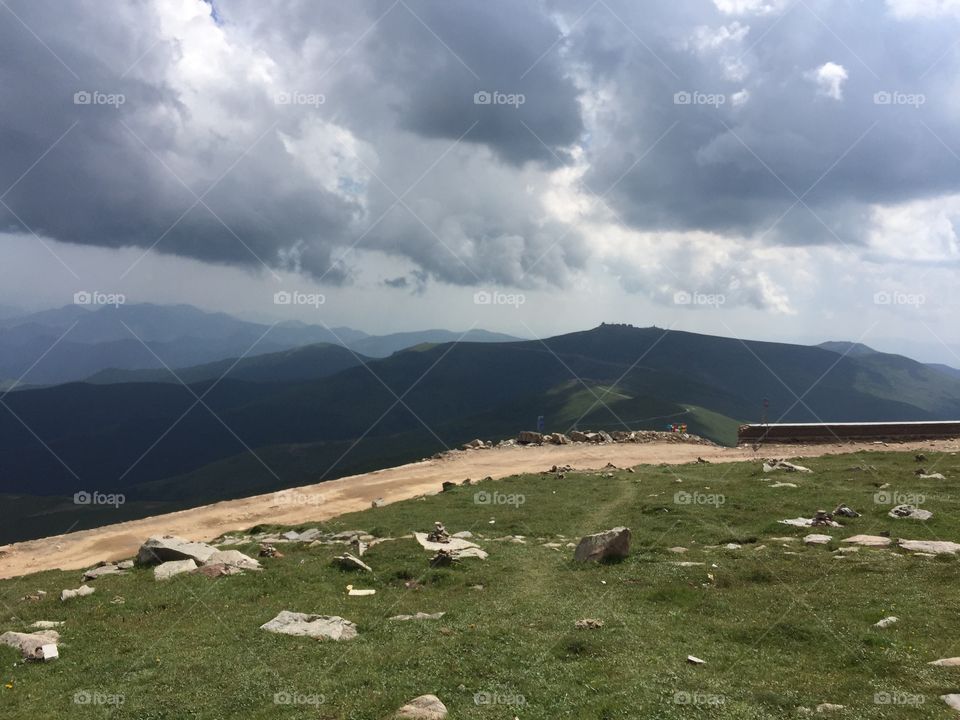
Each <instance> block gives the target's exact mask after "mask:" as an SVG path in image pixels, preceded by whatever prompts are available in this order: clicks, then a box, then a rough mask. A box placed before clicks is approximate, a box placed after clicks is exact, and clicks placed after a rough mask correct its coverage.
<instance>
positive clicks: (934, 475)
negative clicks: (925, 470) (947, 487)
mask: <svg viewBox="0 0 960 720" xmlns="http://www.w3.org/2000/svg"><path fill="white" fill-rule="evenodd" d="M920 479H921V480H946V478H945V477H944V476H943V473H930V474H929V475H921V476H920Z"/></svg>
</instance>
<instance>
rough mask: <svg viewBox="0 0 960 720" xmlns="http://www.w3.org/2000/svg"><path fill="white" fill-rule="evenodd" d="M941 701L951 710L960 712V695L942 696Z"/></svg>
mask: <svg viewBox="0 0 960 720" xmlns="http://www.w3.org/2000/svg"><path fill="white" fill-rule="evenodd" d="M940 699H941V700H943V701H944V702H945V703H946V704H947V707H949V708H950V709H952V710H960V695H958V694H956V693H953V694H951V695H941V696H940Z"/></svg>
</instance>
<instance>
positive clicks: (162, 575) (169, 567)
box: [153, 559, 197, 580]
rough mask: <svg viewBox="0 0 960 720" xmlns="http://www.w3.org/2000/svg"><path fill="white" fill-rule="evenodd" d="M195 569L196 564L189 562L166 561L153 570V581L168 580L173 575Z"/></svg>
mask: <svg viewBox="0 0 960 720" xmlns="http://www.w3.org/2000/svg"><path fill="white" fill-rule="evenodd" d="M196 569H197V563H196V562H194V561H193V560H192V559H191V560H168V561H167V562H165V563H161V564H160V565H157V566H156V567H155V568H154V569H153V577H154V579H155V580H169V579H170V578H172V577H173V576H174V575H179V574H181V573H185V572H190V571H191V570H196Z"/></svg>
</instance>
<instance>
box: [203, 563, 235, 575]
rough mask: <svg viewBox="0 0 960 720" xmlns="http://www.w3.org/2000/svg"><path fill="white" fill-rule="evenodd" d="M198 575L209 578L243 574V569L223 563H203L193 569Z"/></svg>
mask: <svg viewBox="0 0 960 720" xmlns="http://www.w3.org/2000/svg"><path fill="white" fill-rule="evenodd" d="M193 572H194V574H196V575H203V576H204V577H208V578H218V577H227V576H229V575H243V570H241V569H240V568H238V567H234V566H233V565H224V564H223V563H213V564H210V563H207V564H206V565H201V566H200V567H198V568H197V569H196V570H194V571H193Z"/></svg>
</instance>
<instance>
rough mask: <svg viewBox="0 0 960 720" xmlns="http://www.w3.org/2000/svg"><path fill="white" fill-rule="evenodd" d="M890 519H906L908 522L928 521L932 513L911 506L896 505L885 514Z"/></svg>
mask: <svg viewBox="0 0 960 720" xmlns="http://www.w3.org/2000/svg"><path fill="white" fill-rule="evenodd" d="M887 515H889V516H890V517H892V518H894V519H897V520H901V519H903V518H907V519H910V520H929V519H930V518H932V517H933V513H932V512H930V511H929V510H923V509H921V508H918V507H914V506H913V505H897V506H896V507H895V508H893V509H892V510H890V512H888V513H887Z"/></svg>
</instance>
